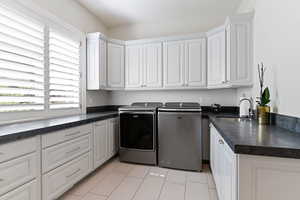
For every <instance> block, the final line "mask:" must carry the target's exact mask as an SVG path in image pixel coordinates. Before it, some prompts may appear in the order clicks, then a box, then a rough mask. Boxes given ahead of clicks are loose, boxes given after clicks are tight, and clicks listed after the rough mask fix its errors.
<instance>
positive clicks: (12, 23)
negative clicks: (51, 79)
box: [0, 6, 44, 112]
mask: <svg viewBox="0 0 300 200" xmlns="http://www.w3.org/2000/svg"><path fill="white" fill-rule="evenodd" d="M43 109H44V27H43V25H39V24H37V23H36V22H33V21H32V20H28V19H27V18H25V17H24V16H20V15H18V14H16V13H15V12H13V11H10V10H9V9H7V8H4V7H2V6H0V112H8V111H28V110H43Z"/></svg>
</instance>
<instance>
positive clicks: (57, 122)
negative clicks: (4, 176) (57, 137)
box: [0, 111, 118, 144]
mask: <svg viewBox="0 0 300 200" xmlns="http://www.w3.org/2000/svg"><path fill="white" fill-rule="evenodd" d="M116 116H118V112H117V111H107V112H99V113H89V114H80V115H72V116H65V117H57V118H51V119H43V120H34V121H29V122H21V123H14V124H8V125H2V126H0V144H3V143H6V142H10V141H14V140H17V139H22V138H27V137H32V136H35V135H39V134H45V133H49V132H52V131H58V130H62V129H66V128H71V127H75V126H80V125H84V124H88V123H91V122H96V121H100V120H104V119H108V118H113V117H116Z"/></svg>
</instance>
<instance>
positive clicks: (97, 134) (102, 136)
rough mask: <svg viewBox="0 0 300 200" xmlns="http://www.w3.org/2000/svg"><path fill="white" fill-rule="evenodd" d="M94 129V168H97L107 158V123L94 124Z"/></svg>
mask: <svg viewBox="0 0 300 200" xmlns="http://www.w3.org/2000/svg"><path fill="white" fill-rule="evenodd" d="M94 128H95V129H94V168H97V167H99V166H100V165H102V164H103V163H104V162H105V161H106V160H107V158H108V143H107V141H108V137H107V136H108V130H107V121H101V122H97V123H95V127H94Z"/></svg>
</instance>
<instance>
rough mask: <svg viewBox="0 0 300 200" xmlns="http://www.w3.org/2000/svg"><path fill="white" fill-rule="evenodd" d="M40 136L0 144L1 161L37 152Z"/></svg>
mask: <svg viewBox="0 0 300 200" xmlns="http://www.w3.org/2000/svg"><path fill="white" fill-rule="evenodd" d="M38 140H39V136H36V137H31V138H27V139H24V140H19V141H15V142H10V143H6V144H1V145H0V163H1V162H4V161H7V160H10V159H13V158H17V157H20V156H22V155H25V154H28V153H32V152H35V151H36V149H37V146H38V145H37V144H38Z"/></svg>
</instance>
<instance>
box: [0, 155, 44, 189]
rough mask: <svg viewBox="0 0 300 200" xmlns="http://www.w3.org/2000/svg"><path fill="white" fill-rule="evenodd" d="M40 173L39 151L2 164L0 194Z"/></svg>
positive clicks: (0, 168) (0, 165)
mask: <svg viewBox="0 0 300 200" xmlns="http://www.w3.org/2000/svg"><path fill="white" fill-rule="evenodd" d="M38 174H39V171H38V159H37V153H36V152H35V153H32V154H29V155H26V156H22V157H20V158H16V159H14V160H10V161H8V162H5V163H1V164H0V194H4V193H5V192H8V191H10V190H11V189H14V188H16V187H18V186H21V185H23V184H24V183H27V182H29V181H31V180H33V179H35V178H36V177H37V176H38Z"/></svg>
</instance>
